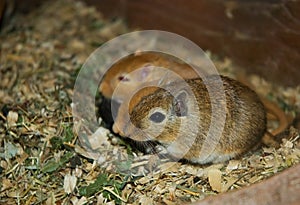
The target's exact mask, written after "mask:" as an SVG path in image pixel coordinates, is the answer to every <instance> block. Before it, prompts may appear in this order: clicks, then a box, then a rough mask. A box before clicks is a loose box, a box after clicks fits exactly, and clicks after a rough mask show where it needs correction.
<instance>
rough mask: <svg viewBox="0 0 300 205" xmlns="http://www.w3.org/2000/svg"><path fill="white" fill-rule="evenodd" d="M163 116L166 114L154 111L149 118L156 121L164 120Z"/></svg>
mask: <svg viewBox="0 0 300 205" xmlns="http://www.w3.org/2000/svg"><path fill="white" fill-rule="evenodd" d="M165 118H166V116H165V115H164V114H162V113H160V112H155V113H153V114H152V115H151V116H150V120H151V121H153V122H157V123H160V122H162V121H164V119H165Z"/></svg>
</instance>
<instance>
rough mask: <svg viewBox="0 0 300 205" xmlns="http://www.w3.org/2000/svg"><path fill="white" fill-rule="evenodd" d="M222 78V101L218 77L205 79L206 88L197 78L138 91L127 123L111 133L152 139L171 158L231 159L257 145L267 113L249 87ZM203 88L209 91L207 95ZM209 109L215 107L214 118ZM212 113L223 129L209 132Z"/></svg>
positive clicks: (122, 122) (121, 121) (117, 125)
mask: <svg viewBox="0 0 300 205" xmlns="http://www.w3.org/2000/svg"><path fill="white" fill-rule="evenodd" d="M221 80H222V83H223V88H224V92H225V96H226V97H225V98H222V95H221V94H222V89H219V87H218V77H217V76H209V77H206V78H205V84H204V80H202V79H200V78H196V79H188V80H185V81H183V82H182V81H180V82H171V83H169V84H167V85H166V86H165V87H164V89H163V88H158V87H148V88H144V89H141V90H140V91H138V92H137V93H136V94H135V95H134V96H133V97H132V99H131V100H130V103H129V106H128V108H129V110H128V111H129V114H130V119H117V120H116V121H115V123H114V126H113V130H114V132H116V133H119V134H120V135H121V136H124V137H129V138H131V139H134V140H138V141H147V140H155V141H157V142H159V143H160V144H161V145H162V147H164V148H165V149H166V151H167V152H168V154H170V155H171V156H174V157H176V158H184V159H186V160H189V161H191V162H194V163H200V164H204V163H216V162H222V161H225V160H228V159H230V158H234V157H236V156H238V155H240V154H242V153H244V152H246V151H248V150H250V149H251V148H253V147H254V146H255V145H257V144H259V143H260V141H261V138H262V136H263V135H264V133H265V131H266V113H265V109H264V106H263V104H262V103H261V101H260V99H259V97H258V96H257V94H256V93H255V92H254V91H252V90H251V89H250V88H248V87H247V86H245V85H243V84H241V83H239V82H238V81H235V80H232V79H230V78H228V77H223V76H221ZM208 85H209V86H208ZM207 86H208V87H211V88H213V89H212V91H211V92H208V89H207ZM168 90H171V91H172V92H169V91H168ZM213 107H217V108H218V109H217V110H214V112H215V113H214V114H213V113H212V108H213ZM222 110H223V111H224V112H222ZM120 111H121V110H120ZM126 111H127V110H126ZM213 115H216V116H217V118H218V117H219V118H220V120H221V119H222V117H224V116H222V115H225V118H223V119H225V124H224V126H223V127H222V126H219V127H218V126H217V128H216V127H214V129H212V130H211V129H210V128H211V122H212V120H213ZM129 120H130V121H129ZM220 129H221V131H220ZM218 131H220V133H221V135H220V138H219V139H218V136H216V133H218ZM216 139H218V140H216Z"/></svg>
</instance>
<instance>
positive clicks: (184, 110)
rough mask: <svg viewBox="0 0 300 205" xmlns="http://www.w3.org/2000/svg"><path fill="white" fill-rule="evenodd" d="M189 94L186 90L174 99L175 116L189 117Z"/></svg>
mask: <svg viewBox="0 0 300 205" xmlns="http://www.w3.org/2000/svg"><path fill="white" fill-rule="evenodd" d="M187 103H188V94H187V92H186V91H185V90H182V91H180V92H179V93H178V94H177V95H176V96H175V98H174V101H173V110H172V112H173V114H175V115H176V116H178V117H183V116H187V115H188V106H187Z"/></svg>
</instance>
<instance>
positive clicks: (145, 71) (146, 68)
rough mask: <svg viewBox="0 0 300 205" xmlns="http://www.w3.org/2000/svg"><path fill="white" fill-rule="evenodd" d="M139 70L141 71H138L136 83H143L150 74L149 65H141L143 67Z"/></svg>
mask: <svg viewBox="0 0 300 205" xmlns="http://www.w3.org/2000/svg"><path fill="white" fill-rule="evenodd" d="M140 69H141V70H139V72H138V76H137V79H138V81H141V82H143V81H144V80H145V79H146V78H147V77H148V75H149V74H150V73H151V64H149V63H147V64H145V65H143V67H142V68H140Z"/></svg>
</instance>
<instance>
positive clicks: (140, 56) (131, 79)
mask: <svg viewBox="0 0 300 205" xmlns="http://www.w3.org/2000/svg"><path fill="white" fill-rule="evenodd" d="M155 67H159V68H163V69H155ZM167 69H168V70H169V71H170V72H175V73H176V74H178V75H179V76H181V77H182V78H184V79H190V78H195V76H196V77H197V76H198V75H197V73H196V72H195V70H194V69H193V68H192V67H191V66H190V65H189V64H187V63H184V62H183V61H181V60H180V59H178V58H175V57H173V56H171V55H168V54H164V53H158V52H150V51H149V52H141V53H136V54H131V55H129V56H127V57H125V58H122V59H121V60H120V61H118V62H117V63H115V64H114V65H113V66H112V67H111V68H109V70H107V72H106V73H105V75H104V77H103V79H102V81H101V83H100V87H99V91H100V93H101V94H102V96H103V99H102V102H101V104H100V105H99V111H100V113H101V114H102V119H103V120H104V121H105V122H106V123H107V124H108V125H110V124H112V123H113V118H112V113H111V105H113V106H114V107H115V108H116V109H118V106H119V105H120V104H121V103H122V102H123V101H124V100H126V99H127V98H128V94H130V93H132V92H133V91H134V90H135V89H136V88H139V87H140V86H141V85H142V84H143V83H144V82H150V81H153V79H154V78H157V76H162V75H164V72H166V70H167ZM133 71H134V72H133ZM199 71H200V69H199ZM202 72H204V71H202ZM117 87H118V89H117V91H116V88H117ZM112 97H113V98H114V99H112Z"/></svg>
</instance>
